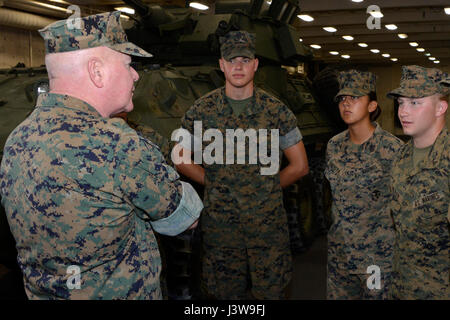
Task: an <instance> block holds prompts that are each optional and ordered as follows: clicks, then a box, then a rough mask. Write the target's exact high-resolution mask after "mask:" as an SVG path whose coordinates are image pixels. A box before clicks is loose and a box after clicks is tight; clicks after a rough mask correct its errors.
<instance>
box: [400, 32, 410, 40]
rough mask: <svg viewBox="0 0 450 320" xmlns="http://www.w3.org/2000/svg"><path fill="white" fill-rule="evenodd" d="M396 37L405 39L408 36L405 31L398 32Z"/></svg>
mask: <svg viewBox="0 0 450 320" xmlns="http://www.w3.org/2000/svg"><path fill="white" fill-rule="evenodd" d="M398 37H399V38H400V39H406V38H408V35H407V34H406V33H399V34H398Z"/></svg>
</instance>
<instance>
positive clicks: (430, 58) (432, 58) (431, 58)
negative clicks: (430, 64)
mask: <svg viewBox="0 0 450 320" xmlns="http://www.w3.org/2000/svg"><path fill="white" fill-rule="evenodd" d="M428 59H429V60H431V61H433V60H436V58H435V57H428Z"/></svg>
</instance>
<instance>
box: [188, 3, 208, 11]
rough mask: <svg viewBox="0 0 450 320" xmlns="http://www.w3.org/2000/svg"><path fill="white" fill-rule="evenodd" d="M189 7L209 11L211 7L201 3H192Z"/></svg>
mask: <svg viewBox="0 0 450 320" xmlns="http://www.w3.org/2000/svg"><path fill="white" fill-rule="evenodd" d="M189 7H191V8H194V9H198V10H208V9H209V7H208V6H206V5H204V4H203V3H200V2H191V3H189Z"/></svg>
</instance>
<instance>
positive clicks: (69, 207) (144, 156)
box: [0, 11, 203, 300]
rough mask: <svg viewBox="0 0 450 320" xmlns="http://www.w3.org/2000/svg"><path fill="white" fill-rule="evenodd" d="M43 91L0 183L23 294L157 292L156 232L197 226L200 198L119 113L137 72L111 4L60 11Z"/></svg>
mask: <svg viewBox="0 0 450 320" xmlns="http://www.w3.org/2000/svg"><path fill="white" fill-rule="evenodd" d="M40 33H41V35H42V36H43V37H44V39H45V48H46V57H45V59H46V66H47V70H48V75H49V81H50V93H45V94H41V95H39V97H38V101H37V105H36V108H35V110H34V111H33V113H32V114H31V115H30V116H29V117H28V118H27V119H26V120H25V121H24V122H22V123H21V124H20V125H19V126H18V127H17V128H16V129H15V130H14V131H13V132H12V133H11V134H10V136H9V137H8V140H7V142H6V145H5V149H4V156H3V160H2V164H1V167H0V194H1V197H2V204H3V205H4V207H5V209H6V214H7V217H8V222H9V225H10V228H11V231H12V234H13V235H14V238H15V240H16V246H17V250H18V262H19V265H20V267H21V269H22V272H23V276H24V277H23V278H24V283H25V290H26V293H27V295H28V298H30V299H102V300H105V299H161V298H162V294H161V288H160V273H161V258H160V254H159V250H158V245H157V242H156V239H155V234H154V233H155V232H158V233H161V234H165V235H177V234H179V233H181V232H183V231H184V230H186V229H188V228H189V227H194V226H195V225H196V220H197V219H198V217H199V215H200V211H201V209H202V207H203V204H202V202H201V200H200V198H199V197H198V195H197V193H196V192H195V190H194V189H193V188H192V186H191V185H190V184H188V183H185V182H181V181H180V180H179V175H178V174H177V172H176V171H175V170H174V169H173V168H172V167H170V166H168V165H167V163H166V162H165V161H164V158H163V155H162V154H161V152H160V150H159V148H158V147H157V145H155V144H154V143H153V142H152V141H150V140H148V139H147V138H145V137H144V136H143V135H138V134H137V133H136V131H134V130H133V129H132V128H130V127H129V126H128V125H127V124H126V122H125V121H124V120H123V119H120V118H117V117H113V116H114V115H115V114H117V113H120V112H129V111H131V110H132V109H133V102H132V96H133V90H134V83H135V82H136V81H137V80H138V79H139V75H138V74H137V72H136V71H135V70H134V69H133V68H132V67H131V66H130V63H131V57H130V56H129V55H136V56H141V57H150V56H151V54H149V53H148V52H146V51H144V50H142V49H141V48H139V47H137V46H136V45H134V44H132V43H130V42H128V40H127V37H126V34H125V32H124V30H123V29H122V26H121V24H120V12H118V11H116V12H108V13H102V14H97V15H93V16H88V17H83V18H77V19H68V20H62V21H57V22H55V23H53V24H51V25H49V26H47V27H46V28H44V29H42V30H40Z"/></svg>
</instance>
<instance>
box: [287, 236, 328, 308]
mask: <svg viewBox="0 0 450 320" xmlns="http://www.w3.org/2000/svg"><path fill="white" fill-rule="evenodd" d="M293 268H294V272H293V276H292V283H291V286H290V295H289V299H291V300H305V299H307V300H322V299H326V278H327V236H326V235H323V236H320V237H317V238H316V239H315V240H314V243H313V244H312V246H311V247H310V248H309V249H308V250H307V251H306V252H304V253H302V254H297V255H295V256H294V259H293Z"/></svg>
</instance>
